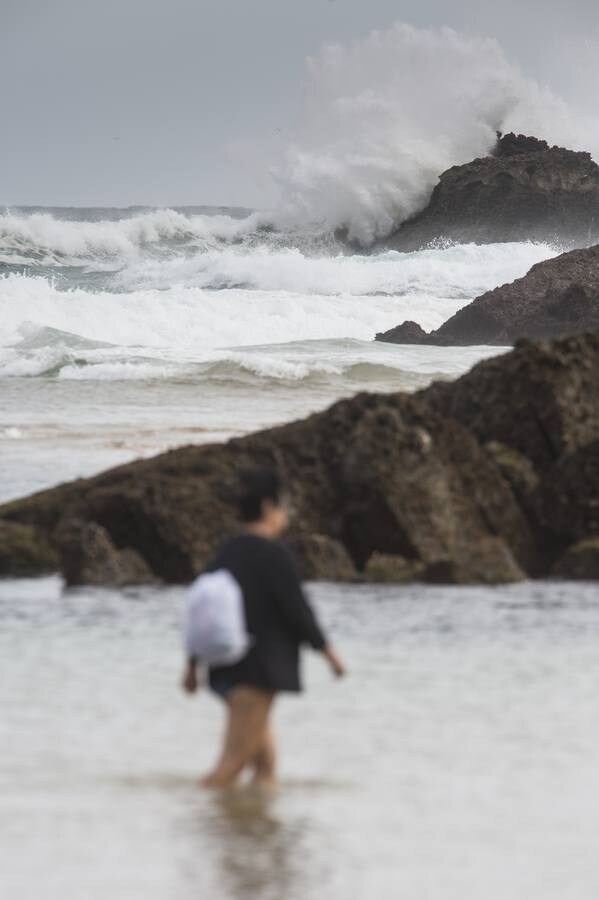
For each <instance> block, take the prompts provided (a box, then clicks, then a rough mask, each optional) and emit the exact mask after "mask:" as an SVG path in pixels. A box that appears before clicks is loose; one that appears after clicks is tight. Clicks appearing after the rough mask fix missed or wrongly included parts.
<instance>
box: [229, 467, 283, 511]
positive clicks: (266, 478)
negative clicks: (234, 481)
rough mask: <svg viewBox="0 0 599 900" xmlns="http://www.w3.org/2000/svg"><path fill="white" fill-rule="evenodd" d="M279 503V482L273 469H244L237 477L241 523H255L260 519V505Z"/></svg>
mask: <svg viewBox="0 0 599 900" xmlns="http://www.w3.org/2000/svg"><path fill="white" fill-rule="evenodd" d="M265 500H270V501H271V503H275V504H276V505H277V506H278V505H279V503H280V502H281V481H280V479H279V476H278V474H277V472H275V471H274V469H269V468H266V467H261V468H255V469H245V470H244V471H243V472H241V473H240V476H239V495H238V501H237V502H238V509H239V518H240V519H241V521H242V522H256V521H258V519H260V518H261V517H262V504H263V503H264V501H265Z"/></svg>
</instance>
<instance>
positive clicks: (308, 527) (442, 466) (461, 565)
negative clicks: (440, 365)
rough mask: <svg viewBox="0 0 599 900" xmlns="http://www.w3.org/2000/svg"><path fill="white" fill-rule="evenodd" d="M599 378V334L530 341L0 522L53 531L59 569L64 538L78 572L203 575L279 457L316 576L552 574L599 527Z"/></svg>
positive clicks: (72, 489)
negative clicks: (452, 376) (250, 476)
mask: <svg viewBox="0 0 599 900" xmlns="http://www.w3.org/2000/svg"><path fill="white" fill-rule="evenodd" d="M598 386H599V336H598V335H585V336H581V337H577V338H571V339H568V340H563V341H559V342H555V343H554V344H543V343H542V344H530V343H522V344H520V345H518V347H517V348H516V349H515V350H514V351H513V352H512V353H510V354H507V355H505V356H503V357H498V358H495V359H493V360H490V361H486V362H483V363H481V364H479V365H478V366H476V367H475V368H474V369H473V370H472V371H471V372H470V373H468V374H467V375H465V376H464V377H462V378H461V379H459V380H458V381H456V382H454V383H451V384H449V383H440V384H436V385H433V386H431V387H430V388H428V389H426V390H425V391H421V392H420V393H418V394H414V395H407V394H391V395H370V394H360V395H358V396H356V397H353V398H351V399H348V400H342V401H340V402H339V403H336V404H335V405H334V406H332V407H331V408H330V409H329V410H326V411H325V412H322V413H319V414H316V415H313V416H311V417H309V418H308V419H305V420H303V421H300V422H294V423H291V424H289V425H285V426H282V427H279V428H274V429H271V430H268V431H263V432H260V433H257V434H254V435H250V436H248V437H244V438H240V439H236V440H232V441H229V442H228V443H227V444H224V445H213V446H203V447H184V448H182V449H180V450H175V451H171V452H170V453H166V454H164V455H162V456H159V457H157V458H155V459H150V460H142V461H140V462H136V463H131V464H129V465H127V466H122V467H120V468H117V469H114V470H112V471H109V472H106V473H104V474H102V475H99V476H97V477H95V478H91V479H87V480H81V481H76V482H73V483H70V484H66V485H63V486H60V487H57V488H54V489H52V490H49V491H45V492H43V493H40V494H37V495H34V496H32V497H29V498H26V499H24V500H19V501H15V502H12V503H9V504H6V505H4V506H2V507H0V520H4V522H6V523H9V524H6V525H5V526H4V527H5V528H10V529H12V531H13V533H16V532H15V529H18V528H21V529H23V528H24V529H26V534H27V536H28V541H29V542H31V540H32V539H33V537H35V540H37V541H39V544H40V547H42V548H43V552H41V554H40V562H41V564H42V566H43V567H46V566H47V558H48V549H47V548H48V547H50V552H51V553H56V554H57V555H58V556H59V558H60V560H61V568H62V571H63V573H64V574H65V576H66V578H67V580H68V582H69V583H80V582H90V581H91V582H93V583H98V582H102V581H105V582H111V583H118V584H123V583H127V582H130V581H147V580H150V579H161V580H164V581H170V582H178V581H187V580H189V579H191V577H192V576H193V575H194V573H195V572H197V571H198V570H199V569H201V568H202V567H203V566H204V565H205V563H206V561H207V560H208V558H209V557H210V555H211V554H212V553H213V551H214V549H215V547H216V545H217V544H218V543H219V541H220V540H221V539H222V537H223V535H224V534H226V533H227V532H232V531H234V530H235V527H236V525H235V518H234V505H233V497H234V493H235V482H236V472H237V471H238V470H239V469H240V468H241V467H246V466H249V465H256V464H260V465H264V464H268V465H272V466H276V467H277V468H278V469H279V470H280V472H281V474H282V475H283V477H284V479H285V480H286V482H287V484H288V486H289V491H290V499H291V505H292V508H293V510H294V513H295V516H294V519H295V524H294V532H293V534H292V535H291V542H292V544H293V545H294V547H295V549H296V551H297V552H298V553H299V556H300V561H301V562H302V564H303V568H304V572H305V573H306V574H307V575H309V576H310V577H312V578H322V577H335V578H340V579H341V578H343V579H347V578H355V577H372V578H374V579H376V580H384V579H390V580H396V579H397V580H405V579H406V578H421V579H424V580H427V581H434V582H443V581H446V582H481V581H484V582H493V583H495V582H502V581H511V580H514V579H517V578H522V577H524V576H525V575H533V576H537V575H543V574H546V573H548V572H550V571H551V570H552V568H553V567H554V566H556V565H557V564H558V561H559V560H560V559H562V558H563V557H564V554H565V553H566V552H567V551H568V548H569V547H570V545H578V544H580V542H581V541H583V540H589V539H592V538H594V537H597V536H599V522H598V521H597V515H596V511H597V507H598V504H599V482H598V480H597V465H596V461H597V454H598V448H599V443H598V442H599V391H598V390H597V388H598ZM552 510H555V513H556V515H555V516H553V515H552ZM21 533H22V534H25V531H21ZM586 546H588V545H586ZM573 552H574V551H573ZM34 558H35V554H33V553H31V552H30V553H29V554H28V559H34ZM583 558H584V559H590V558H591V555H590V554H589V553H586V556H584V554H583V555H580V554H579V555H578V556H577V557H576V559H577V560H578V563H577V566H578V568H577V571H578V572H579V571H580V567H581V562H580V560H583ZM3 571H4V574H10V572H11V568H10V560H8V562H7V560H6V558H5V562H4V570H3ZM13 571H14V573H15V574H19V573H20V571H21V569H20V568H19V567H18V566H16V568H15V569H14V570H13ZM362 573H365V576H363V575H362Z"/></svg>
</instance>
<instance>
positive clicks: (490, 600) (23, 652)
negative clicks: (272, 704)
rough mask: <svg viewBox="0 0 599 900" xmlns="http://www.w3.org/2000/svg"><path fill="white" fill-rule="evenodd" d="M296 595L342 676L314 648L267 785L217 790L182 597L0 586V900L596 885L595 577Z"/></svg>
mask: <svg viewBox="0 0 599 900" xmlns="http://www.w3.org/2000/svg"><path fill="white" fill-rule="evenodd" d="M310 590H311V594H312V597H313V600H314V602H315V604H316V606H317V607H318V610H319V613H320V615H321V617H322V618H323V620H324V622H325V623H326V626H327V628H328V629H329V630H330V632H331V634H332V635H333V636H334V639H335V641H336V642H337V643H338V645H339V646H340V648H342V650H343V653H344V655H345V657H346V658H347V663H348V666H349V676H348V677H347V679H346V680H345V681H342V682H335V681H333V680H332V679H331V678H330V676H329V673H328V671H327V670H326V669H325V667H324V665H323V664H322V661H321V660H320V659H318V658H317V657H316V656H315V655H314V654H310V655H309V656H308V657H307V659H306V663H307V665H306V669H305V680H306V684H307V687H308V690H307V692H306V694H305V695H303V696H301V697H299V698H283V699H281V700H280V701H279V702H278V703H277V706H276V708H275V729H276V731H277V733H278V735H279V739H280V754H281V763H280V769H281V771H280V775H281V786H280V789H279V791H278V792H277V793H276V794H275V795H274V796H272V797H268V796H260V795H255V794H251V793H248V791H247V790H246V791H244V790H239V791H235V792H232V793H230V794H226V795H224V796H223V795H213V794H210V793H206V792H204V791H201V790H199V789H198V788H197V787H196V781H197V779H198V777H199V775H200V774H201V773H203V772H204V771H205V770H206V769H207V767H208V766H209V765H210V764H211V763H212V761H213V758H214V756H215V753H216V751H217V747H218V741H219V736H220V729H221V726H222V709H221V706H220V703H219V702H218V701H217V700H216V699H214V698H213V697H211V696H210V695H209V694H208V693H206V692H203V693H201V694H199V695H198V696H197V697H196V698H193V699H189V698H187V697H184V696H183V695H182V694H181V693H180V692H179V691H178V688H177V681H178V677H179V669H180V659H179V654H178V617H179V612H180V607H181V602H182V592H181V590H180V589H168V590H164V589H163V590H157V589H151V590H129V591H126V592H114V591H102V590H78V591H70V592H68V593H63V592H62V590H61V585H60V583H59V581H58V579H55V578H50V579H41V580H39V581H35V582H31V581H25V582H20V583H16V584H15V583H14V582H13V583H6V582H4V583H3V582H0V711H1V715H0V746H1V747H2V752H1V753H0V792H1V795H2V804H1V805H0V833H1V834H2V841H1V843H0V858H1V865H0V894H1V895H2V897H6V898H13V897H18V898H20V900H42V898H43V900H64V898H80V897H81V898H86V900H96V898H97V900H100V898H105V897H111V898H112V900H171V898H178V900H188V898H189V900H192V898H193V900H195V898H198V897H202V898H204V897H210V898H218V900H246V898H252V900H317V898H322V897H327V898H329V900H347V898H348V897H356V898H358V900H366V898H371V897H377V898H380V900H395V898H397V897H407V898H427V900H464V898H471V897H485V898H487V900H506V898H510V900H512V898H518V900H520V898H526V900H564V898H568V900H570V898H571V900H595V898H596V897H597V893H598V891H599V867H598V865H597V830H598V828H599V812H598V810H597V802H596V796H597V794H596V792H597V790H598V789H599V775H598V767H597V745H598V742H599V730H598V722H599V694H598V692H597V679H598V678H599V656H598V654H597V642H598V641H599V596H598V593H597V589H596V587H595V586H592V585H567V584H557V583H554V584H536V585H529V584H523V585H516V586H511V587H503V588H497V589H489V588H469V589H463V588H453V589H450V588H432V587H426V588H425V587H380V586H379V587H373V586H370V587H369V586H351V587H348V586H344V587H337V586H335V585H323V584H317V585H312V586H311V588H310ZM17 648H18V649H17Z"/></svg>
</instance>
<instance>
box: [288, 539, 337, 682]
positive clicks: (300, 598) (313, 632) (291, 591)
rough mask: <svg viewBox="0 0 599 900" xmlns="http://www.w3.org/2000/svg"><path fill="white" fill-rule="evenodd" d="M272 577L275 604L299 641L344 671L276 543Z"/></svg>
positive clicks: (290, 565)
mask: <svg viewBox="0 0 599 900" xmlns="http://www.w3.org/2000/svg"><path fill="white" fill-rule="evenodd" d="M272 580H273V588H274V593H275V597H276V601H277V603H278V605H279V608H280V609H281V611H282V613H283V616H284V617H285V619H286V620H287V622H288V623H289V625H290V626H291V627H292V628H293V630H294V632H295V633H296V634H297V636H298V637H299V639H300V641H302V642H304V643H307V644H310V646H311V647H313V648H314V650H318V651H320V652H321V653H322V654H323V655H324V657H325V658H326V660H327V661H328V663H329V665H330V666H331V669H332V670H333V672H334V674H335V675H337V677H340V676H341V675H344V674H345V666H344V664H343V662H342V661H341V658H340V657H339V656H338V655H337V653H336V652H335V650H334V649H333V648H332V647H331V645H330V644H329V642H328V640H327V638H326V636H325V634H324V633H323V630H322V628H321V627H320V624H319V623H318V620H317V618H316V616H315V614H314V610H313V609H312V607H311V605H310V603H309V602H308V599H307V598H306V595H305V594H304V591H303V588H302V585H301V582H300V579H299V576H298V574H297V571H296V568H295V565H294V564H293V560H292V558H291V556H290V554H289V553H288V552H287V551H286V550H285V549H284V548H282V547H277V553H276V555H275V559H274V561H273V567H272Z"/></svg>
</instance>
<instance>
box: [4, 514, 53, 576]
mask: <svg viewBox="0 0 599 900" xmlns="http://www.w3.org/2000/svg"><path fill="white" fill-rule="evenodd" d="M57 568H58V555H57V553H56V550H55V549H54V548H53V547H52V546H51V544H50V541H49V540H47V539H46V537H45V536H44V534H43V533H40V532H39V531H38V530H37V529H35V528H33V527H32V526H31V525H25V524H22V523H19V522H11V521H2V520H0V578H1V577H3V576H5V575H16V576H27V575H43V574H45V573H46V572H52V571H53V570H56V569H57Z"/></svg>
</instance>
